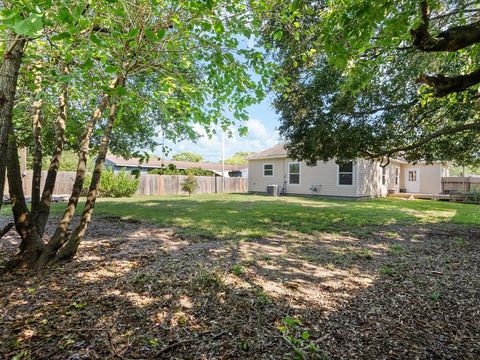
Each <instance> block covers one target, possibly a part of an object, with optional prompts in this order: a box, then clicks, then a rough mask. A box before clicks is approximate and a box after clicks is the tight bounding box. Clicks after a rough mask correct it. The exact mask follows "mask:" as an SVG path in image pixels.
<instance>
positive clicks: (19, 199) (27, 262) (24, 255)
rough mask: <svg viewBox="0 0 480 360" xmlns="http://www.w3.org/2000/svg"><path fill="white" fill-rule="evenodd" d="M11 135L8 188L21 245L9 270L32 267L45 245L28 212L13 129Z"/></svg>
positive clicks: (8, 265)
mask: <svg viewBox="0 0 480 360" xmlns="http://www.w3.org/2000/svg"><path fill="white" fill-rule="evenodd" d="M9 135H10V136H9V142H8V143H9V144H8V156H7V175H8V187H9V191H10V199H11V201H12V213H13V219H14V222H15V228H16V230H17V233H18V234H19V235H20V238H21V243H20V251H19V252H18V253H17V254H16V255H15V257H14V258H13V260H12V261H11V262H10V263H8V264H7V268H8V267H12V266H14V267H23V266H25V267H31V266H32V265H33V264H34V263H35V262H36V260H37V259H38V257H39V256H40V254H41V252H42V250H43V248H44V244H43V242H42V239H41V238H40V237H39V236H38V234H37V232H36V229H35V224H34V221H33V217H32V214H31V213H30V211H28V206H27V202H26V201H25V195H24V192H23V184H22V176H21V172H20V163H19V161H18V150H17V144H16V140H15V136H14V134H13V129H12V128H10V134H9Z"/></svg>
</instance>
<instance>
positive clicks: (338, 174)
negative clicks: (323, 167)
mask: <svg viewBox="0 0 480 360" xmlns="http://www.w3.org/2000/svg"><path fill="white" fill-rule="evenodd" d="M350 162H351V163H352V183H351V184H340V164H337V186H338V187H354V186H355V162H354V161H353V160H351V161H350ZM342 174H349V173H347V172H342Z"/></svg>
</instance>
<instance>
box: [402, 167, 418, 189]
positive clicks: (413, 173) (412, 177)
mask: <svg viewBox="0 0 480 360" xmlns="http://www.w3.org/2000/svg"><path fill="white" fill-rule="evenodd" d="M405 177H406V179H405V184H407V186H406V188H407V193H418V192H420V169H418V168H407V169H406V171H405Z"/></svg>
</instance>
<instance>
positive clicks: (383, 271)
mask: <svg viewBox="0 0 480 360" xmlns="http://www.w3.org/2000/svg"><path fill="white" fill-rule="evenodd" d="M378 272H379V273H380V274H382V275H387V276H389V275H393V274H394V273H395V270H394V269H393V268H392V267H390V266H388V265H384V266H381V267H380V270H378Z"/></svg>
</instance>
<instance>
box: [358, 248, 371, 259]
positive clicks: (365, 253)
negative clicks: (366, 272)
mask: <svg viewBox="0 0 480 360" xmlns="http://www.w3.org/2000/svg"><path fill="white" fill-rule="evenodd" d="M353 256H354V257H356V258H357V259H366V260H371V259H372V258H373V255H372V251H371V250H370V249H368V248H361V249H360V250H358V251H356V252H354V254H353Z"/></svg>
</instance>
